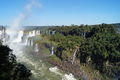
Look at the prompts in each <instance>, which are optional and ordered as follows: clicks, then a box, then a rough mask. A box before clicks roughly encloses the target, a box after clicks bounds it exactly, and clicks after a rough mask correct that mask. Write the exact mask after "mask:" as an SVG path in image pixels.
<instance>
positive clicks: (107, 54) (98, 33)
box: [50, 24, 120, 77]
mask: <svg viewBox="0 0 120 80" xmlns="http://www.w3.org/2000/svg"><path fill="white" fill-rule="evenodd" d="M50 30H52V31H55V32H56V33H55V34H54V35H52V36H51V38H50V40H51V41H52V42H54V43H55V44H56V48H55V54H56V56H57V57H58V58H59V59H60V60H61V61H71V58H72V57H73V55H74V52H75V50H76V49H77V48H78V50H77V52H76V55H75V56H76V58H77V59H76V60H77V64H87V65H89V66H92V68H93V69H95V70H98V71H99V72H100V73H102V74H105V75H107V76H110V77H116V76H118V75H120V74H119V73H120V34H119V33H118V31H117V27H116V26H113V25H108V24H101V25H91V26H88V25H81V26H75V25H72V26H57V27H53V28H50ZM78 60H79V62H78Z"/></svg>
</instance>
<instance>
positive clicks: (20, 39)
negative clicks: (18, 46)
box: [13, 31, 24, 43]
mask: <svg viewBox="0 0 120 80" xmlns="http://www.w3.org/2000/svg"><path fill="white" fill-rule="evenodd" d="M23 34H24V33H23V31H19V33H18V36H17V38H16V39H15V40H14V41H13V42H16V43H20V42H22V40H23V39H22V38H23Z"/></svg>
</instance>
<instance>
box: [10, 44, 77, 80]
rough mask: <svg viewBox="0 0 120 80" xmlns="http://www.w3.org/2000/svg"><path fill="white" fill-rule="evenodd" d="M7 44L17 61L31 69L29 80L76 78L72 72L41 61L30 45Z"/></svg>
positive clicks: (66, 79) (65, 79)
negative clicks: (66, 71)
mask: <svg viewBox="0 0 120 80" xmlns="http://www.w3.org/2000/svg"><path fill="white" fill-rule="evenodd" d="M9 46H10V48H11V49H13V54H15V55H16V57H17V61H18V62H20V63H23V64H24V65H25V66H26V67H27V68H29V69H30V70H31V72H32V76H31V77H30V79H31V80H77V79H75V78H74V76H73V75H72V74H70V73H69V74H67V73H65V72H64V71H62V70H60V69H58V68H57V67H56V66H52V65H50V64H49V63H46V62H44V61H42V59H41V57H42V56H40V55H39V56H38V55H37V53H35V52H34V49H33V48H32V47H29V46H26V45H24V44H22V43H10V44H9Z"/></svg>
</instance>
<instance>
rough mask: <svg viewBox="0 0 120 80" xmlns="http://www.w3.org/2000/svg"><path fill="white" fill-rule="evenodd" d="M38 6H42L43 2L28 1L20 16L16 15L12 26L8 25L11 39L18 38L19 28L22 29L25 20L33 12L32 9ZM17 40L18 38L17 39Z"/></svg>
mask: <svg viewBox="0 0 120 80" xmlns="http://www.w3.org/2000/svg"><path fill="white" fill-rule="evenodd" d="M34 7H36V8H40V7H41V4H40V3H39V2H37V1H36V0H34V1H32V2H30V3H28V4H27V5H26V6H25V8H24V11H23V12H21V13H20V14H19V15H18V17H16V18H15V19H14V20H13V22H12V24H11V25H10V27H8V29H7V34H8V35H9V36H10V39H11V40H14V39H15V38H16V36H18V33H19V30H20V29H22V28H23V27H21V26H22V25H23V22H24V21H25V20H26V19H27V18H29V17H30V16H31V14H32V9H33V8H34ZM16 40H17V39H16Z"/></svg>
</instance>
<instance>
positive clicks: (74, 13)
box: [0, 0, 120, 26]
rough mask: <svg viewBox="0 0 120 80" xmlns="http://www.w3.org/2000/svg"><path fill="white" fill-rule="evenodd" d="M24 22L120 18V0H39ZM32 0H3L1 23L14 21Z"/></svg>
mask: <svg viewBox="0 0 120 80" xmlns="http://www.w3.org/2000/svg"><path fill="white" fill-rule="evenodd" d="M37 1H38V2H40V3H41V4H42V7H41V8H33V10H32V13H31V16H29V17H28V18H27V19H25V20H24V22H23V25H40V26H43V25H70V24H76V25H80V24H100V23H119V22H120V0H37ZM29 2H31V0H0V25H10V24H11V23H12V21H13V20H14V19H15V18H16V17H17V16H18V15H19V14H20V13H21V12H23V11H24V8H25V6H26V4H28V3H29Z"/></svg>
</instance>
